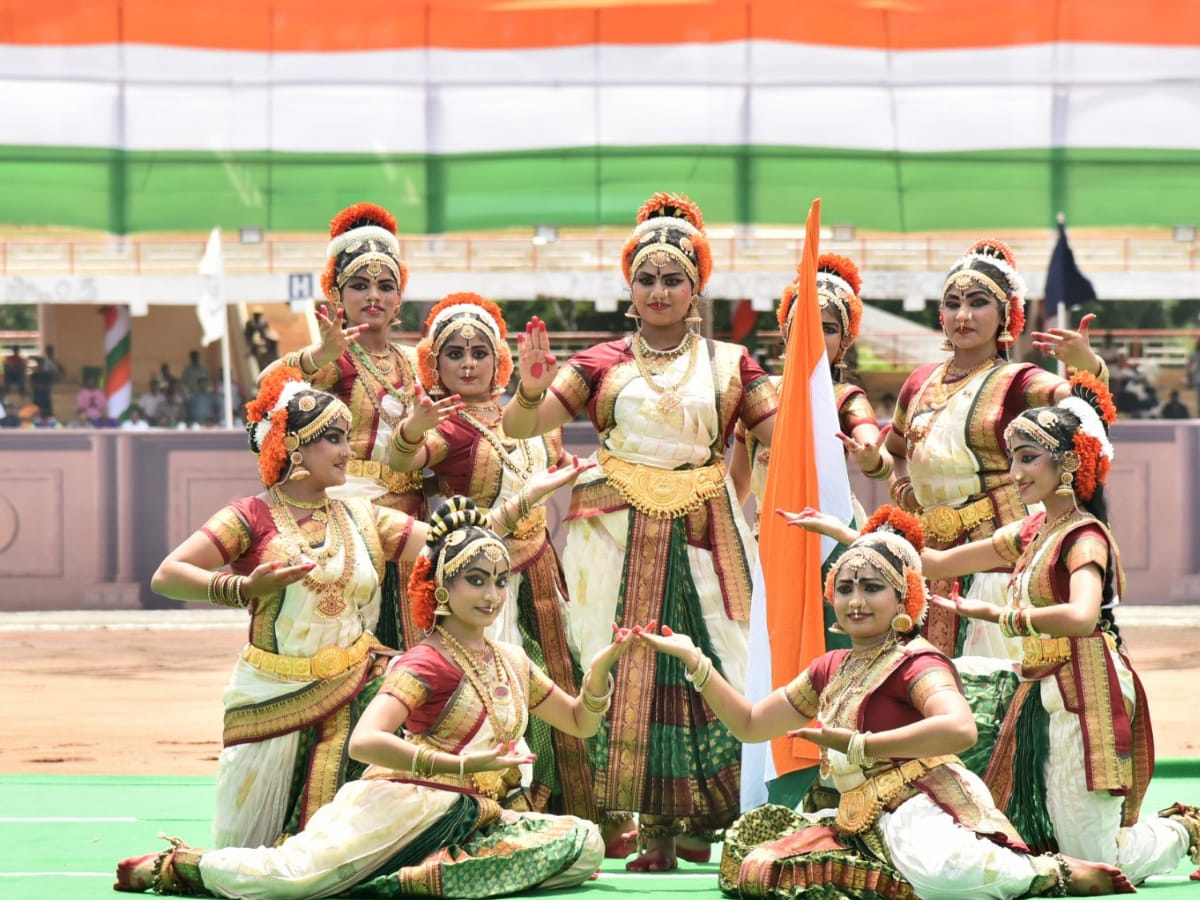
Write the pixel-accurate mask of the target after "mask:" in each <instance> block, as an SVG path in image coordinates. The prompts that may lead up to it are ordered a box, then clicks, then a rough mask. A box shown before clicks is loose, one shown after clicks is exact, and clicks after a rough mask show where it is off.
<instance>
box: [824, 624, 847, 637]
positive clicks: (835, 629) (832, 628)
mask: <svg viewBox="0 0 1200 900" xmlns="http://www.w3.org/2000/svg"><path fill="white" fill-rule="evenodd" d="M825 630H826V631H828V632H829V633H830V634H845V633H846V629H845V628H843V627H842V626H841V625H839V624H838V623H837V622H830V623H829V627H828V628H826V629H825Z"/></svg>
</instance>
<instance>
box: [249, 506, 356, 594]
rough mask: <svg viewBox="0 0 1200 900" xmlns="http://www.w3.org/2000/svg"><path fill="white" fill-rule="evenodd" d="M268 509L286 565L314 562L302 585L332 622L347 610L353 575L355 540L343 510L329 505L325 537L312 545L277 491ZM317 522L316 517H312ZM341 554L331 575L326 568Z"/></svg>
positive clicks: (315, 515)
mask: <svg viewBox="0 0 1200 900" xmlns="http://www.w3.org/2000/svg"><path fill="white" fill-rule="evenodd" d="M267 497H268V503H267V507H268V509H269V510H270V512H271V520H272V521H273V522H274V523H275V530H276V531H277V532H278V539H279V541H280V542H281V543H282V544H283V549H284V550H285V551H286V558H287V564H288V565H299V564H300V563H303V562H314V563H316V568H314V569H313V570H312V571H311V572H309V573H308V574H307V575H305V576H304V578H303V580H302V582H301V583H302V584H303V585H304V586H305V587H307V588H308V589H309V590H310V591H312V592H313V593H314V594H316V595H317V596H318V597H320V600H318V602H317V610H318V611H319V612H320V613H321V614H322V615H325V616H329V617H330V618H335V617H337V616H339V615H341V613H342V612H343V611H344V610H345V609H346V599H345V596H344V595H345V589H346V585H348V584H349V583H350V578H351V576H353V574H354V564H355V559H354V556H355V554H354V537H353V534H352V531H351V528H350V525H349V523H348V522H347V521H346V510H345V508H344V507H343V505H342V504H341V503H336V502H335V503H328V501H326V502H327V506H326V508H325V510H324V516H323V518H325V519H326V522H325V534H324V537H323V538H322V539H321V540H317V541H313V540H311V539H310V538H309V537H308V535H306V534H305V533H304V530H303V529H302V528H301V527H300V525H299V523H297V522H296V519H295V517H293V515H292V511H291V509H289V508H288V503H289V502H291V501H290V500H288V499H287V498H286V495H285V494H284V493H283V492H282V491H281V490H279V488H278V487H272V488H270V489H269V490H268V491H267ZM313 518H314V519H315V520H317V521H321V520H320V519H317V514H316V513H314V514H313ZM339 552H341V567H340V568H339V569H338V570H337V571H336V572H332V571H330V570H329V566H330V565H331V564H332V562H333V560H334V559H335V558H337V556H338V554H339Z"/></svg>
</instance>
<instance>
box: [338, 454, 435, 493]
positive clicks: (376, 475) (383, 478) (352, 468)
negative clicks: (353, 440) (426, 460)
mask: <svg viewBox="0 0 1200 900" xmlns="http://www.w3.org/2000/svg"><path fill="white" fill-rule="evenodd" d="M346 474H347V475H356V476H358V477H359V478H370V479H372V480H374V481H378V482H379V483H380V484H382V485H384V486H385V487H387V489H388V490H389V491H391V492H392V493H393V494H408V493H411V492H412V491H419V490H421V488H422V487H423V486H424V478H423V477H422V475H421V473H420V472H399V471H397V470H395V469H393V468H392V467H391V466H389V465H388V464H387V463H385V462H380V461H379V460H376V459H352V460H350V462H348V463H346Z"/></svg>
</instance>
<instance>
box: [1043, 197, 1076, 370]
mask: <svg viewBox="0 0 1200 900" xmlns="http://www.w3.org/2000/svg"><path fill="white" fill-rule="evenodd" d="M1055 218H1057V219H1058V224H1059V226H1060V227H1061V226H1063V225H1066V224H1067V217H1066V215H1065V214H1064V213H1063V212H1062V210H1059V213H1058V215H1057V216H1056V217H1055ZM1042 293H1043V294H1045V291H1043V292H1042ZM1042 302H1043V303H1044V302H1045V301H1042ZM1070 305H1071V304H1070V303H1068V302H1067V298H1066V297H1060V298H1059V303H1058V327H1059V328H1063V329H1066V328H1070V327H1071V313H1070V312H1069V311H1068V310H1067V307H1068V306H1070ZM1047 324H1049V323H1047ZM1055 368H1056V369H1057V370H1058V377H1059V378H1066V377H1067V364H1066V363H1064V362H1063V361H1062V360H1061V359H1060V360H1058V364H1057V366H1055Z"/></svg>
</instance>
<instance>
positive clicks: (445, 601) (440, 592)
mask: <svg viewBox="0 0 1200 900" xmlns="http://www.w3.org/2000/svg"><path fill="white" fill-rule="evenodd" d="M433 599H434V600H436V601H437V606H436V607H434V610H433V614H434V615H435V616H448V615H450V592H449V591H448V590H446V588H444V587H437V588H434V590H433Z"/></svg>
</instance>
